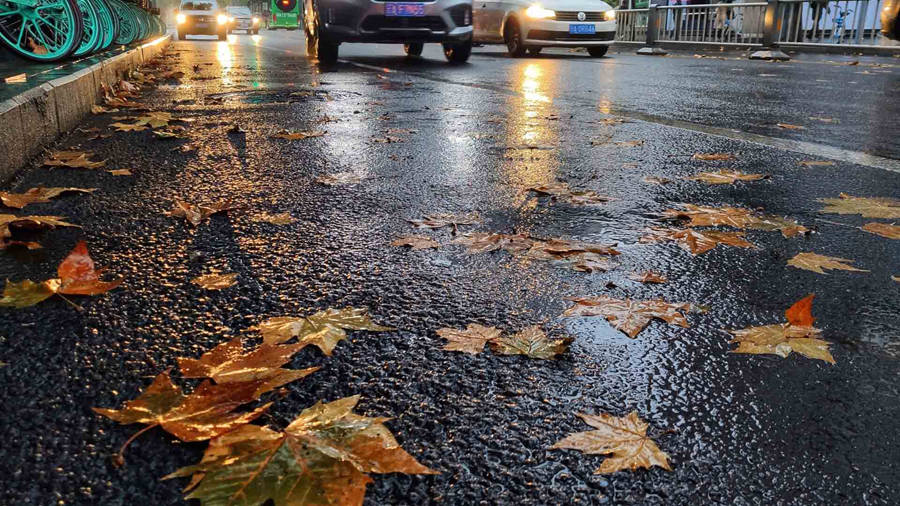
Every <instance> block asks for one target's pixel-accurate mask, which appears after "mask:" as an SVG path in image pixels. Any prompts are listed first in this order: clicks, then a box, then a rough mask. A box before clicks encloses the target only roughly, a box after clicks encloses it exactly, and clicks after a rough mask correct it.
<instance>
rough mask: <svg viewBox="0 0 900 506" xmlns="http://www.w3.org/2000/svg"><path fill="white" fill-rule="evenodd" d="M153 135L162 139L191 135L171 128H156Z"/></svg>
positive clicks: (184, 137) (183, 137)
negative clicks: (170, 129)
mask: <svg viewBox="0 0 900 506" xmlns="http://www.w3.org/2000/svg"><path fill="white" fill-rule="evenodd" d="M153 135H155V136H157V137H158V138H160V139H190V137H189V136H188V135H186V134H184V133H179V132H175V131H169V130H154V131H153Z"/></svg>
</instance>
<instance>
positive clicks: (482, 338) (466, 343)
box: [437, 323, 500, 355]
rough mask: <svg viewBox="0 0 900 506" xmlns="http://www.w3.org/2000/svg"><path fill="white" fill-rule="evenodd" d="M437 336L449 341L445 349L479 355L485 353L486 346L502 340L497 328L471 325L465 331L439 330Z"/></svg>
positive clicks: (447, 328) (446, 328)
mask: <svg viewBox="0 0 900 506" xmlns="http://www.w3.org/2000/svg"><path fill="white" fill-rule="evenodd" d="M437 335H439V336H441V337H442V338H444V339H446V340H447V344H445V345H444V349H445V350H447V351H461V352H463V353H471V354H472V355H477V354H479V353H481V352H482V351H484V345H485V344H486V343H488V342H491V341H494V340H496V339H499V338H500V330H499V329H498V328H496V327H485V326H484V325H479V324H477V323H470V324H468V325H467V326H466V329H465V330H458V329H454V328H449V327H445V328H442V329H438V330H437Z"/></svg>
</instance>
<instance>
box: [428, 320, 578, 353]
mask: <svg viewBox="0 0 900 506" xmlns="http://www.w3.org/2000/svg"><path fill="white" fill-rule="evenodd" d="M571 342H572V339H571V338H567V339H548V338H547V334H546V333H545V332H544V331H543V330H542V329H541V327H540V326H539V325H532V326H530V327H525V328H524V329H522V330H520V331H519V332H516V333H515V334H513V335H511V336H503V337H497V338H495V339H492V340H491V341H490V343H491V350H493V352H494V353H500V354H502V355H525V356H527V357H529V358H539V359H544V360H548V359H552V358H556V356H557V355H559V354H561V353H564V352H565V351H566V349H567V348H568V347H569V343H571ZM445 349H446V347H445Z"/></svg>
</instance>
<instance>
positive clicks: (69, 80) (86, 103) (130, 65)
mask: <svg viewBox="0 0 900 506" xmlns="http://www.w3.org/2000/svg"><path fill="white" fill-rule="evenodd" d="M170 40H171V35H166V36H163V37H160V38H159V39H156V40H154V41H152V42H149V43H147V44H143V45H141V46H138V47H135V48H132V49H130V50H128V51H127V52H125V53H122V54H118V55H116V56H113V57H112V58H109V59H107V60H104V61H102V62H100V63H97V64H96V65H93V66H91V67H88V68H85V69H82V70H79V71H78V72H75V73H73V74H71V75H67V76H64V77H60V78H57V79H54V80H52V81H50V82H48V83H44V84H42V85H40V86H36V87H34V88H32V89H30V90H28V91H26V92H24V93H21V94H19V95H17V96H15V97H13V98H11V99H9V100H6V101H4V102H2V103H0V181H2V182H6V181H9V180H10V179H11V178H12V177H13V176H14V175H15V174H16V172H17V171H18V170H19V169H20V168H22V166H24V165H25V164H26V163H28V161H29V160H31V159H32V158H33V157H35V156H36V155H38V154H39V153H40V152H41V150H42V149H43V148H44V146H46V145H48V144H50V143H51V142H53V141H55V140H56V139H57V138H59V136H60V135H61V134H63V133H66V132H68V131H70V130H73V129H74V128H75V127H77V126H78V125H79V124H80V123H81V121H82V119H84V117H85V116H87V115H88V114H90V113H91V106H92V105H94V104H96V103H98V102H99V101H100V96H101V95H100V85H101V83H105V84H107V85H112V84H114V83H116V82H118V81H119V80H120V79H125V78H126V77H127V76H128V73H129V72H130V71H131V70H132V69H134V68H136V67H137V66H139V65H141V64H142V63H143V62H145V61H149V60H150V59H152V58H154V57H156V56H157V55H159V54H160V53H161V52H162V50H163V48H165V47H166V45H167V44H168V43H169V41H170Z"/></svg>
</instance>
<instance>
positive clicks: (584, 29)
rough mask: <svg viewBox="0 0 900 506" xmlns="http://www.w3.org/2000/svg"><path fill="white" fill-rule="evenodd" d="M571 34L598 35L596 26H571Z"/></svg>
mask: <svg viewBox="0 0 900 506" xmlns="http://www.w3.org/2000/svg"><path fill="white" fill-rule="evenodd" d="M569 33H570V34H572V35H593V34H595V33H597V27H596V26H594V25H569Z"/></svg>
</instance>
